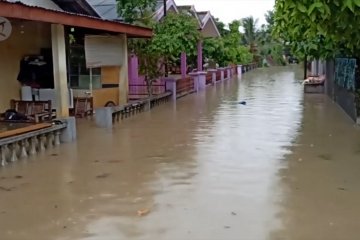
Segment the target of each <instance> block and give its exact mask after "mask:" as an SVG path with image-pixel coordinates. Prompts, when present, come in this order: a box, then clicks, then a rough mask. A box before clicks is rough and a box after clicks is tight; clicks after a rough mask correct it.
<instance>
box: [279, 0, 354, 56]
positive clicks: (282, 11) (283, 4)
mask: <svg viewBox="0 0 360 240" xmlns="http://www.w3.org/2000/svg"><path fill="white" fill-rule="evenodd" d="M359 10H360V0H332V1H320V0H315V1H314V0H302V1H298V0H277V1H276V4H275V27H274V31H273V32H274V34H275V36H277V37H279V38H281V39H284V40H285V41H288V42H289V43H290V44H291V46H292V49H293V51H294V52H295V53H296V54H297V55H299V56H305V55H307V56H309V57H313V58H330V57H334V56H336V55H339V54H341V55H353V54H356V55H358V52H359V50H360V38H359V35H358V33H359V30H360V25H359V24H358V22H359V20H360V11H359Z"/></svg>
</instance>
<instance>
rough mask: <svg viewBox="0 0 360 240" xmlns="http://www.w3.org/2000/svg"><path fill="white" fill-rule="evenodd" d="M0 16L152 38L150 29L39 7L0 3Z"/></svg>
mask: <svg viewBox="0 0 360 240" xmlns="http://www.w3.org/2000/svg"><path fill="white" fill-rule="evenodd" d="M0 16H3V17H9V18H17V19H23V20H31V21H39V22H46V23H52V24H62V25H67V26H74V27H83V28H90V29H97V30H103V31H109V32H113V33H123V34H127V35H129V37H145V38H150V37H152V36H153V32H152V29H150V28H145V27H140V26H134V25H131V24H125V23H119V22H114V21H108V20H103V19H99V18H95V17H90V16H85V15H78V14H74V13H68V12H61V11H55V10H49V9H45V8H41V7H32V6H27V5H24V4H22V3H19V2H15V3H14V2H4V1H0Z"/></svg>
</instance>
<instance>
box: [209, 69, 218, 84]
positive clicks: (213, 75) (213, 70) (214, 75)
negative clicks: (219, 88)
mask: <svg viewBox="0 0 360 240" xmlns="http://www.w3.org/2000/svg"><path fill="white" fill-rule="evenodd" d="M209 72H210V73H211V75H212V84H214V85H215V84H216V73H217V70H216V69H209Z"/></svg>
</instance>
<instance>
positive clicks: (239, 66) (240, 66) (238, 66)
mask: <svg viewBox="0 0 360 240" xmlns="http://www.w3.org/2000/svg"><path fill="white" fill-rule="evenodd" d="M237 74H238V76H239V77H240V79H241V78H242V65H237Z"/></svg>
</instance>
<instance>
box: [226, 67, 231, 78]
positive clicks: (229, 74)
mask: <svg viewBox="0 0 360 240" xmlns="http://www.w3.org/2000/svg"><path fill="white" fill-rule="evenodd" d="M226 71H227V79H231V67H227V68H226Z"/></svg>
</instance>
